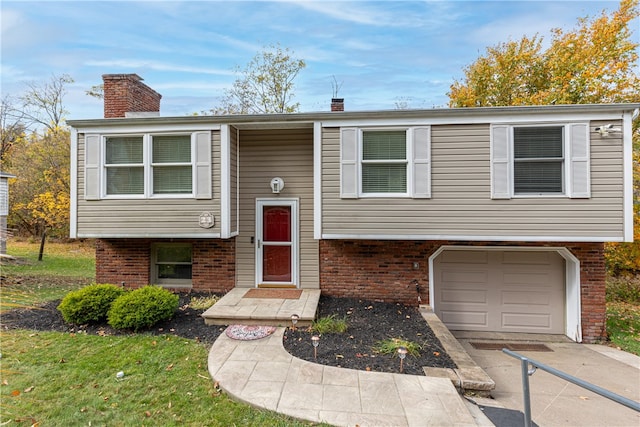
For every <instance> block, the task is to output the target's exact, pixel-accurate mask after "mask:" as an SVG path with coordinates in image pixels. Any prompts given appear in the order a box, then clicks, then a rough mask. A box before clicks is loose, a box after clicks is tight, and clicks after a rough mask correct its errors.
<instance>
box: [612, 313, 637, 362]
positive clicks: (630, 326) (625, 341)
mask: <svg viewBox="0 0 640 427" xmlns="http://www.w3.org/2000/svg"><path fill="white" fill-rule="evenodd" d="M607 332H608V333H609V339H610V340H611V343H612V344H613V345H615V346H616V347H620V348H621V349H622V350H624V351H628V352H629V353H633V354H636V355H638V356H640V305H639V304H637V303H636V304H631V303H626V302H609V303H607Z"/></svg>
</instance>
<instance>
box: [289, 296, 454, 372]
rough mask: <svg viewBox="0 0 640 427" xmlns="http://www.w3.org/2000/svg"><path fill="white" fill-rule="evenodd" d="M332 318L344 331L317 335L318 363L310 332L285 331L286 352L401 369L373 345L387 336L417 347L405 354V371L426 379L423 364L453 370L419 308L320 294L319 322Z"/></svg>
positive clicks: (387, 369)
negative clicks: (342, 320) (415, 353)
mask: <svg viewBox="0 0 640 427" xmlns="http://www.w3.org/2000/svg"><path fill="white" fill-rule="evenodd" d="M330 315H335V316H336V317H337V318H346V320H347V331H346V332H344V333H329V334H323V335H321V336H320V342H319V345H318V348H317V359H316V358H314V352H313V345H312V341H311V337H312V336H313V335H315V333H313V332H312V331H310V330H309V329H308V328H296V330H295V331H293V330H292V329H291V328H289V329H287V331H286V332H285V338H284V347H285V348H286V349H287V351H288V352H289V353H291V354H293V355H294V356H296V357H298V358H300V359H304V360H308V361H310V362H316V363H321V364H323V365H330V366H338V367H343V368H351V369H358V370H363V371H374V372H394V373H397V372H399V370H400V359H399V358H398V357H397V355H393V356H389V355H383V354H379V353H376V351H375V350H374V349H373V347H374V346H375V345H376V343H378V342H379V341H382V340H385V339H387V338H402V339H405V340H409V341H412V342H415V343H417V344H419V345H420V346H421V350H420V356H419V357H412V356H407V357H406V359H405V360H404V362H403V365H404V366H403V372H404V373H407V374H414V375H424V372H423V370H422V368H423V367H425V366H430V367H437V368H455V367H456V365H455V363H454V362H453V361H452V360H451V358H450V357H449V355H448V354H447V353H446V352H445V350H444V348H443V347H442V344H441V343H440V340H438V338H437V337H436V336H435V334H434V333H433V331H432V330H431V328H430V327H429V325H428V324H427V322H426V321H425V320H424V319H423V317H422V315H421V314H420V312H419V311H418V308H417V307H407V306H404V305H402V304H393V303H385V302H372V301H366V300H359V299H352V298H332V297H326V296H322V297H321V298H320V303H319V305H318V318H321V317H324V316H330Z"/></svg>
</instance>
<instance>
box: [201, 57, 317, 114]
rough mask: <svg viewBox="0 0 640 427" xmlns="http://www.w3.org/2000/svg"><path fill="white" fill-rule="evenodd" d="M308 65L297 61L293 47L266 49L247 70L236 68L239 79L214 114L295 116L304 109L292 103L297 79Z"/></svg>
mask: <svg viewBox="0 0 640 427" xmlns="http://www.w3.org/2000/svg"><path fill="white" fill-rule="evenodd" d="M305 66H306V63H305V61H304V60H302V59H296V58H294V57H293V52H291V51H290V50H289V48H285V49H282V48H281V47H280V45H271V46H268V47H265V48H264V49H263V51H262V52H259V53H258V54H256V56H254V57H253V59H252V60H251V61H250V62H249V63H248V64H247V65H246V67H245V68H244V69H240V68H239V67H237V68H236V73H237V74H238V75H239V77H238V78H236V80H235V81H234V82H233V86H232V87H231V88H230V89H227V90H225V95H224V97H223V99H222V102H221V105H220V106H219V107H216V108H213V109H212V110H211V113H213V114H216V115H220V114H268V113H294V112H296V111H298V109H299V107H300V104H299V103H293V102H292V101H293V96H294V91H293V89H294V80H295V78H296V77H297V76H298V74H299V73H300V71H301V70H302V69H303V68H305Z"/></svg>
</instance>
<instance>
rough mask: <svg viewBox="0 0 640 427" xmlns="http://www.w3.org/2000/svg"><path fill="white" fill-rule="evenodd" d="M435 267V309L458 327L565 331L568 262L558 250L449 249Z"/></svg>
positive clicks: (439, 258) (435, 263) (436, 262)
mask: <svg viewBox="0 0 640 427" xmlns="http://www.w3.org/2000/svg"><path fill="white" fill-rule="evenodd" d="M467 256H468V257H470V258H469V262H466V258H465V257H467ZM444 261H446V262H444ZM434 269H435V271H434V279H435V283H434V302H435V311H436V314H437V315H438V316H439V317H440V318H441V319H442V321H443V322H444V323H445V324H446V325H447V326H448V327H450V328H452V329H457V330H460V329H461V330H477V331H482V330H484V331H504V332H538V333H563V332H564V310H565V303H564V299H565V294H564V293H565V291H564V280H565V265H564V259H563V258H562V257H561V256H560V255H559V254H558V253H557V252H555V251H522V250H520V251H503V250H477V251H466V250H463V251H458V250H451V251H449V250H445V251H443V252H442V253H441V254H440V255H439V256H438V257H437V258H436V259H435V260H434Z"/></svg>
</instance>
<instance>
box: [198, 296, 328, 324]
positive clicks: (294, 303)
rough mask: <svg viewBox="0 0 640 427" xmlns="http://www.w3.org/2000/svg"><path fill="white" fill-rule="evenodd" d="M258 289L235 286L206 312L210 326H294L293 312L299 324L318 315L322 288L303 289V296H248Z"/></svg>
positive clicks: (204, 314) (309, 320)
mask: <svg viewBox="0 0 640 427" xmlns="http://www.w3.org/2000/svg"><path fill="white" fill-rule="evenodd" d="M251 289H254V288H234V289H232V290H230V291H229V292H227V294H226V295H225V296H223V297H222V298H221V299H220V301H218V302H217V303H215V304H214V305H213V306H212V307H211V308H209V309H208V310H207V311H205V312H204V313H202V317H203V318H204V322H205V324H207V325H233V324H244V325H268V326H291V315H292V314H297V315H298V316H300V319H299V320H298V323H297V325H296V326H309V325H311V323H312V322H313V321H314V319H315V317H316V311H317V309H318V301H319V300H320V289H302V290H301V291H302V293H301V294H300V297H299V298H295V299H294V298H245V294H246V293H247V292H248V291H249V290H251Z"/></svg>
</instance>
